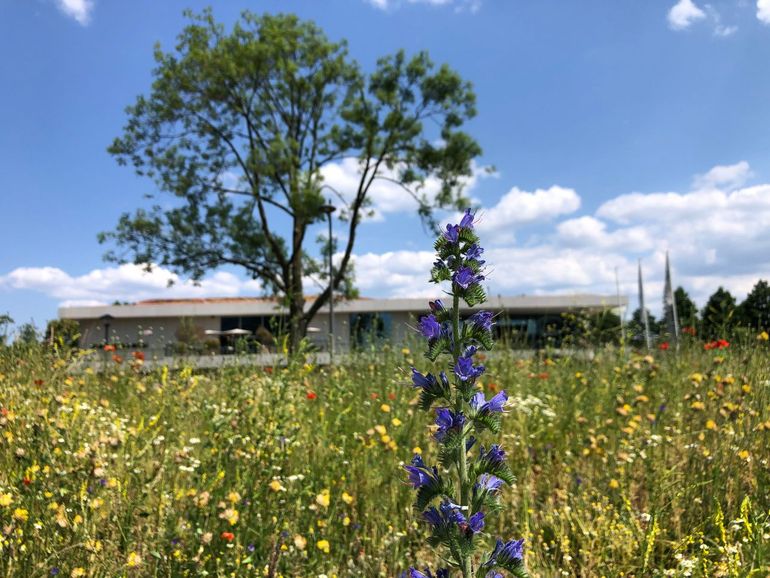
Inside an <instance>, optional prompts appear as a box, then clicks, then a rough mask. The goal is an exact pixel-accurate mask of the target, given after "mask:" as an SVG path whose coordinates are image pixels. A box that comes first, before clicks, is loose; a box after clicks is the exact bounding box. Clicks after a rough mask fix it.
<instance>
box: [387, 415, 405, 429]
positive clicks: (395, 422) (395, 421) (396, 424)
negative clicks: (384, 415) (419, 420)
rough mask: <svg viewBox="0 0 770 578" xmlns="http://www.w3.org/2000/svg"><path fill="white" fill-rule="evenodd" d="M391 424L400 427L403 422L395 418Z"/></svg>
mask: <svg viewBox="0 0 770 578" xmlns="http://www.w3.org/2000/svg"><path fill="white" fill-rule="evenodd" d="M390 423H392V424H393V425H394V426H396V427H398V426H400V425H401V424H402V423H403V422H402V421H401V420H400V419H398V418H397V417H394V418H393V419H392V420H390Z"/></svg>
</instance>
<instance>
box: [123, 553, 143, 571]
mask: <svg viewBox="0 0 770 578" xmlns="http://www.w3.org/2000/svg"><path fill="white" fill-rule="evenodd" d="M141 563H142V557H141V556H140V555H139V554H137V553H136V552H131V553H130V554H129V555H128V561H127V562H126V566H128V567H129V568H136V567H137V566H139V565H140V564H141Z"/></svg>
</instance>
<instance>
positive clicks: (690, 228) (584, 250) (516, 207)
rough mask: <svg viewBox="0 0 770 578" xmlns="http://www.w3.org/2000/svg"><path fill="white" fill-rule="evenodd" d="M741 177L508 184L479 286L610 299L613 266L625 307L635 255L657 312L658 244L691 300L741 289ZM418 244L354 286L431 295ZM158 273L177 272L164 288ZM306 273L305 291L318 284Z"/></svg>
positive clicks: (756, 253) (32, 277)
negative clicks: (593, 188) (681, 185)
mask: <svg viewBox="0 0 770 578" xmlns="http://www.w3.org/2000/svg"><path fill="white" fill-rule="evenodd" d="M751 178H752V173H751V167H750V166H749V164H748V163H747V162H745V161H741V162H739V163H735V164H732V165H719V166H716V167H713V168H712V169H711V170H708V171H705V172H704V173H702V174H700V175H697V176H696V177H695V178H694V180H693V185H692V187H691V188H690V190H687V191H682V192H679V191H671V192H662V193H661V192H651V193H640V192H634V193H628V194H621V195H618V196H616V197H615V198H612V199H609V200H607V201H606V202H604V203H603V204H601V205H600V206H599V207H598V208H597V209H596V211H594V212H593V213H591V214H580V213H579V212H578V211H579V207H580V197H579V196H578V194H577V192H576V191H574V190H572V189H568V188H564V187H559V186H553V187H551V188H549V189H538V190H536V191H534V192H526V191H522V190H521V189H518V188H516V187H514V188H512V189H510V191H508V192H507V193H506V194H504V195H503V196H502V197H501V198H500V199H499V200H498V202H497V203H495V204H492V205H490V206H487V207H484V206H482V207H481V208H480V209H479V212H478V216H479V219H480V220H479V222H478V225H477V228H478V231H479V233H480V236H481V238H482V243H483V244H484V245H485V246H486V247H487V251H486V253H485V255H484V258H485V259H486V260H487V263H488V268H489V270H488V279H487V281H485V284H486V285H487V287H488V289H489V291H490V293H491V294H500V295H516V294H553V293H562V294H576V293H589V292H591V293H602V294H605V295H608V296H610V297H611V296H613V295H614V294H615V291H616V286H615V272H616V271H617V276H618V279H619V281H620V289H621V292H622V293H625V294H627V295H629V297H630V300H631V306H632V308H635V307H636V267H637V259H639V258H641V259H642V260H643V266H644V274H645V281H646V284H647V299H648V303H649V305H650V307H651V308H652V309H653V310H657V309H659V307H660V305H659V304H660V302H661V299H660V296H661V291H662V287H663V265H664V259H665V253H666V251H667V250H669V251H670V252H671V260H672V267H673V274H674V283H675V284H677V285H682V286H684V287H685V288H686V289H687V290H688V291H689V292H690V294H691V295H692V296H693V297H694V299H695V300H696V302H697V303H698V304H699V305H700V306H703V304H704V303H705V301H706V299H707V298H708V296H709V295H710V294H711V293H713V292H714V290H716V288H717V287H718V286H720V285H722V286H724V287H726V288H727V289H729V290H730V291H733V292H734V293H735V294H736V296H737V297H739V298H743V296H744V295H745V294H746V292H747V291H748V290H750V289H751V287H752V286H753V284H754V283H755V282H756V281H757V280H758V279H760V278H765V279H767V278H768V276H770V237H768V235H767V231H768V230H770V183H759V184H751V183H748V182H747V181H749V179H751ZM387 198H388V197H387V196H382V197H381V198H380V203H381V206H388V205H387V204H386V203H385V199H387ZM394 206H396V207H397V208H398V210H405V207H402V206H400V205H394ZM391 208H392V207H391ZM393 210H396V209H395V208H393ZM531 223H537V224H538V225H539V226H538V227H537V228H535V229H527V228H524V229H521V230H520V231H519V233H520V234H521V235H523V238H521V239H517V242H516V243H515V244H514V243H513V239H512V236H511V237H510V238H506V234H507V233H508V232H509V231H510V230H511V229H512V228H513V227H514V226H520V225H528V224H531ZM424 247H425V250H414V251H412V250H404V251H388V252H384V253H372V252H362V253H358V254H356V255H354V256H353V261H354V264H355V272H356V283H357V286H358V287H359V289H360V290H361V293H362V294H363V295H366V296H372V297H375V296H381V297H408V296H426V297H427V296H434V297H435V296H440V295H441V288H439V287H436V286H435V285H432V284H430V283H429V282H428V275H429V270H430V268H431V265H432V263H433V260H434V255H433V252H432V251H431V250H429V247H430V240H427V239H426V240H425V241H424ZM339 257H340V256H339V255H337V256H336V258H337V259H339ZM169 278H171V279H174V280H176V281H178V282H177V284H176V285H175V286H173V287H172V288H170V289H168V288H167V287H166V284H167V281H168V279H169ZM306 281H307V283H306V290H307V292H308V293H317V292H318V291H319V289H323V288H324V287H320V286H317V285H314V284H313V283H312V281H311V280H306ZM12 290H20V291H21V290H29V291H37V292H40V293H43V294H45V295H48V296H50V297H52V298H54V299H57V300H59V301H65V302H88V303H96V302H98V303H109V302H112V301H114V300H116V299H117V300H121V301H123V300H126V301H135V300H140V299H147V298H152V297H190V296H199V297H202V296H237V295H244V294H252V295H253V294H257V293H258V292H259V285H258V283H256V282H254V281H244V280H242V279H241V278H239V277H237V276H236V275H234V274H232V273H229V272H217V273H214V274H212V275H210V276H208V277H206V278H205V279H204V280H203V282H202V286H201V287H195V286H193V285H192V284H190V283H188V282H183V281H179V280H178V279H177V278H176V276H174V275H173V274H172V273H170V272H169V271H165V270H163V269H157V270H156V271H154V272H153V273H152V274H147V273H145V272H144V271H143V270H142V269H141V267H137V266H133V265H124V266H121V267H111V268H105V269H96V270H94V271H91V272H90V273H87V274H85V275H82V276H71V275H69V274H68V273H66V272H64V271H62V270H61V269H57V268H54V267H39V268H35V267H27V268H19V269H16V270H14V271H11V272H10V273H8V274H6V275H3V276H0V293H2V291H12ZM610 297H608V298H610Z"/></svg>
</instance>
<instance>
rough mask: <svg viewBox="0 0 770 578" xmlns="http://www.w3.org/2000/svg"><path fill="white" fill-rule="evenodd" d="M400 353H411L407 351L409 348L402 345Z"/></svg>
mask: <svg viewBox="0 0 770 578" xmlns="http://www.w3.org/2000/svg"><path fill="white" fill-rule="evenodd" d="M401 353H403V354H404V355H409V354H410V353H411V351H409V348H408V347H404V348H403V349H402V350H401Z"/></svg>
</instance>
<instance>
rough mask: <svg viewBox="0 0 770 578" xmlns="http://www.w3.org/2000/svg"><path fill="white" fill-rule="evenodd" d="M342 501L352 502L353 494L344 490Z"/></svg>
mask: <svg viewBox="0 0 770 578" xmlns="http://www.w3.org/2000/svg"><path fill="white" fill-rule="evenodd" d="M342 501H343V502H345V503H346V504H352V503H353V496H351V495H350V494H348V493H347V492H342Z"/></svg>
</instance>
